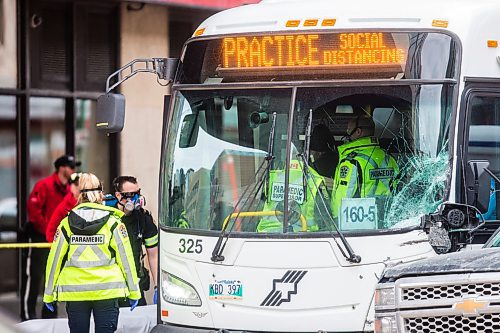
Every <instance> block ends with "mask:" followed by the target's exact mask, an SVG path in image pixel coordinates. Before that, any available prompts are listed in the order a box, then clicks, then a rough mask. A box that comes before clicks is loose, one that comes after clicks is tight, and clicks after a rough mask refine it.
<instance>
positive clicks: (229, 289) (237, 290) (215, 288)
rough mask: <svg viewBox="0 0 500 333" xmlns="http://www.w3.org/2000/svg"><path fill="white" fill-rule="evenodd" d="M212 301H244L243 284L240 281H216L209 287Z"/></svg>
mask: <svg viewBox="0 0 500 333" xmlns="http://www.w3.org/2000/svg"><path fill="white" fill-rule="evenodd" d="M208 288H209V292H208V296H209V298H210V299H242V298H243V284H242V283H241V281H239V280H215V281H214V282H213V283H210V284H209V285H208Z"/></svg>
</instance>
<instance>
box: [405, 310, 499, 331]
mask: <svg viewBox="0 0 500 333" xmlns="http://www.w3.org/2000/svg"><path fill="white" fill-rule="evenodd" d="M404 326H405V333H443V332H471V333H472V332H477V333H479V332H481V333H483V332H484V333H496V332H500V314H496V313H495V314H483V315H479V316H475V317H463V316H440V317H419V318H405V320H404Z"/></svg>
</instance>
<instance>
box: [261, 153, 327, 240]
mask: <svg viewBox="0 0 500 333" xmlns="http://www.w3.org/2000/svg"><path fill="white" fill-rule="evenodd" d="M302 165H303V163H302V162H299V161H297V160H292V161H291V162H290V174H289V195H288V198H289V208H290V209H291V210H292V211H293V206H292V207H290V203H291V202H293V201H294V202H296V203H297V204H298V207H299V208H300V213H301V214H302V215H303V216H304V217H305V219H306V220H307V231H318V229H319V228H318V224H317V222H316V221H315V218H314V212H315V199H316V194H317V193H318V189H320V188H321V187H323V188H324V187H325V180H324V178H323V177H322V176H321V175H320V174H318V173H317V172H316V171H315V170H314V169H312V168H309V170H308V180H307V184H305V186H304V181H303V179H304V178H303V172H302ZM305 187H306V191H305V192H304V189H305ZM284 189H285V170H271V171H270V174H269V189H268V193H267V200H266V202H265V204H264V208H263V210H264V211H276V210H280V209H279V208H281V210H283V206H281V207H279V208H278V204H280V203H281V205H283V202H284V198H285V196H284V192H285V190H284ZM277 208H278V209H277ZM290 215H292V214H290ZM299 217H300V215H298V214H297V216H295V218H293V220H290V219H289V223H290V225H291V227H292V228H293V231H294V232H300V231H302V225H301V221H300V218H299ZM282 221H283V219H282V218H281V219H278V218H277V217H276V216H269V217H264V218H262V219H261V220H260V222H259V224H258V226H257V231H258V232H282V231H283V222H282Z"/></svg>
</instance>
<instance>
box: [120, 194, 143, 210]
mask: <svg viewBox="0 0 500 333" xmlns="http://www.w3.org/2000/svg"><path fill="white" fill-rule="evenodd" d="M144 201H145V200H144V197H143V196H140V195H139V194H137V193H136V194H134V196H133V197H132V198H130V199H127V202H126V203H125V206H124V207H125V210H127V211H129V212H131V211H133V210H134V209H136V210H139V209H141V207H142V206H144Z"/></svg>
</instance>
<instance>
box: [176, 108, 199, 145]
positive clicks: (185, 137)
mask: <svg viewBox="0 0 500 333" xmlns="http://www.w3.org/2000/svg"><path fill="white" fill-rule="evenodd" d="M198 128H199V126H198V113H196V114H188V115H186V116H185V117H184V119H183V120H182V127H181V135H180V138H179V148H189V147H194V146H195V145H196V141H197V140H198Z"/></svg>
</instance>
